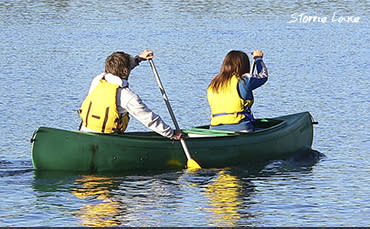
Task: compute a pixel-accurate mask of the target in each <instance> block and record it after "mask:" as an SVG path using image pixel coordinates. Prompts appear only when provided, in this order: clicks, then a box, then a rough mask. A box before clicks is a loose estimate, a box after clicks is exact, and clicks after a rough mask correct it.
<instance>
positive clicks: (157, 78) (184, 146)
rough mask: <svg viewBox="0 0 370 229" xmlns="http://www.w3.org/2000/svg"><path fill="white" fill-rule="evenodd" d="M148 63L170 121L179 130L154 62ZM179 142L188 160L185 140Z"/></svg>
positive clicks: (188, 154) (188, 155)
mask: <svg viewBox="0 0 370 229" xmlns="http://www.w3.org/2000/svg"><path fill="white" fill-rule="evenodd" d="M149 64H150V67H151V68H152V70H153V73H154V76H155V79H156V80H157V83H158V86H159V90H160V91H161V93H162V96H163V99H164V101H165V103H166V106H167V109H168V112H169V113H170V115H171V118H172V121H173V124H174V125H175V128H176V130H180V127H179V124H178V123H177V121H176V117H175V114H174V113H173V110H172V108H171V105H170V101H169V100H168V97H167V94H166V91H165V90H164V87H163V84H162V81H161V79H160V78H159V75H158V72H157V69H156V68H155V66H154V62H153V60H151V59H150V60H149ZM180 142H181V146H182V148H183V149H184V152H185V155H186V158H187V159H188V160H190V159H191V157H190V153H189V150H188V147H187V146H186V143H185V140H184V139H181V140H180Z"/></svg>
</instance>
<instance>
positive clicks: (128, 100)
mask: <svg viewBox="0 0 370 229" xmlns="http://www.w3.org/2000/svg"><path fill="white" fill-rule="evenodd" d="M103 77H104V79H105V80H106V81H107V82H108V83H113V84H117V85H119V86H120V87H119V88H118V90H117V110H118V113H120V114H126V113H129V114H130V115H131V116H132V117H134V118H136V119H137V120H139V121H140V122H141V123H142V124H144V125H145V126H146V127H148V128H150V129H151V130H153V131H155V132H157V133H158V134H160V135H162V136H164V137H168V138H170V137H172V136H173V135H174V131H173V129H172V128H171V127H170V126H168V125H167V124H166V123H165V122H164V121H163V120H162V119H161V117H160V116H159V115H157V114H155V113H154V112H153V111H151V110H150V109H149V108H148V107H147V106H146V105H145V104H144V103H143V101H142V100H141V99H140V97H139V96H138V95H137V94H135V92H133V91H132V90H131V89H130V88H129V87H128V82H127V80H125V79H121V78H120V77H118V76H115V75H113V74H109V73H108V74H107V73H102V74H100V75H98V76H96V77H95V78H94V79H93V80H92V82H91V85H90V89H89V94H90V93H91V92H92V91H93V90H94V88H95V87H96V86H97V85H98V83H99V81H100V80H101V79H102V78H103ZM81 131H87V132H93V131H92V130H90V129H88V128H86V127H84V126H81Z"/></svg>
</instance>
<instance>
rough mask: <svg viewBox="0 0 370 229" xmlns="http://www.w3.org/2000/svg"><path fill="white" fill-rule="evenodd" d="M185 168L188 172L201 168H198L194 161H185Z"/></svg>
mask: <svg viewBox="0 0 370 229" xmlns="http://www.w3.org/2000/svg"><path fill="white" fill-rule="evenodd" d="M186 165H187V167H188V169H189V170H197V169H201V168H202V167H200V165H199V164H198V163H197V162H196V161H194V160H193V159H189V160H188V161H187V164H186Z"/></svg>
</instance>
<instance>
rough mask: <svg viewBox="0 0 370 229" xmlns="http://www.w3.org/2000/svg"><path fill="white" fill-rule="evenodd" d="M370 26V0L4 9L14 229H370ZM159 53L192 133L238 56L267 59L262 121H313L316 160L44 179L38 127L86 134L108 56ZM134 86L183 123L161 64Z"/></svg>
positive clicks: (0, 99) (4, 127)
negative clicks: (37, 161) (96, 81)
mask: <svg viewBox="0 0 370 229" xmlns="http://www.w3.org/2000/svg"><path fill="white" fill-rule="evenodd" d="M325 17H326V19H325ZM369 17H370V3H369V1H290V2H289V3H288V2H286V1H279V0H278V1H254V2H250V3H248V2H244V1H205V0H198V1H181V0H175V1H157V0H155V1H151V2H145V1H127V2H124V1H118V0H113V1H97V0H87V1H74V0H72V1H68V0H55V1H54V0H53V1H51V0H42V1H19V0H15V1H7V0H5V1H1V2H0V19H1V21H0V28H1V31H2V32H1V33H0V40H1V42H0V50H1V51H0V52H1V55H0V65H1V68H0V85H1V86H0V88H1V90H0V128H1V134H0V187H1V189H0V199H1V204H0V226H370V204H369V203H370V159H369V153H370V152H369V151H370V150H369V149H370V131H369V130H370V124H369V123H370V122H369V121H370V120H369V111H370V105H369V104H370V97H369V92H370V90H369V88H370V83H369V82H370V81H369V76H370V62H369V56H370V55H369V54H370V32H369V31H370V30H369V27H370V23H369ZM357 19H359V20H358V22H355V21H356V20H357ZM325 20H326V21H325ZM323 21H324V22H323ZM145 48H150V49H153V50H154V53H155V56H156V57H155V59H154V61H155V63H156V66H157V69H158V72H159V75H160V76H161V79H162V82H163V84H164V86H165V88H166V91H167V94H168V97H169V98H170V100H171V105H172V108H173V110H174V112H175V114H176V116H177V120H178V122H179V124H180V126H181V127H182V128H190V127H194V126H197V125H204V124H207V123H209V108H208V103H207V99H206V88H207V86H208V84H209V82H210V80H211V79H212V77H213V76H214V75H215V74H216V73H217V72H218V71H219V69H220V66H221V63H222V60H223V58H224V56H225V55H226V53H227V52H228V51H230V50H232V49H238V50H243V51H245V52H247V53H250V52H251V51H252V50H253V49H255V48H258V49H261V50H263V51H264V53H265V57H264V60H265V63H266V65H267V67H268V70H269V77H270V78H269V81H268V82H267V84H266V85H264V86H263V87H261V88H259V89H257V90H256V91H255V105H254V106H253V111H254V114H255V116H256V117H257V118H262V117H275V116H280V115H286V114H291V113H296V112H302V111H309V112H310V113H311V114H312V115H313V117H314V119H315V120H316V121H318V122H319V125H316V126H315V129H314V142H313V146H312V148H313V149H314V151H313V152H312V155H308V156H307V157H305V158H299V159H297V158H293V159H288V160H284V161H271V162H268V163H266V164H263V165H251V166H249V167H245V168H239V167H238V168H224V169H203V170H200V171H199V172H196V173H189V172H187V171H186V170H181V171H149V172H137V173H127V174H68V173H38V172H36V171H34V170H33V167H32V162H31V144H30V142H29V140H30V138H31V136H32V133H33V131H34V130H36V129H37V128H38V127H39V126H48V127H57V128H63V129H76V128H77V127H78V125H79V121H80V120H79V117H78V115H77V113H76V110H77V109H78V108H79V106H80V104H81V102H82V100H83V99H84V97H85V96H86V93H87V90H88V87H89V84H90V81H91V79H92V78H93V77H94V76H95V75H97V74H99V73H101V72H102V71H103V69H104V60H105V58H106V57H107V56H108V55H109V54H111V53H112V52H114V51H118V50H121V51H125V52H128V53H131V54H133V55H136V54H139V53H140V52H141V51H142V50H143V49H145ZM130 86H131V88H132V89H133V90H134V91H136V92H137V93H139V94H140V96H141V97H142V99H143V100H144V102H145V103H146V104H147V105H148V106H149V107H151V108H152V109H153V110H154V111H155V112H156V113H159V114H160V115H161V116H162V117H163V119H164V120H165V121H166V122H168V123H171V119H170V116H169V114H168V112H167V109H166V106H165V104H164V103H163V100H162V97H161V95H160V92H159V90H158V88H157V85H156V82H155V80H154V77H153V73H152V72H151V69H150V66H149V64H148V63H146V62H144V63H142V64H141V65H140V66H139V67H137V68H136V69H135V70H134V71H133V72H132V74H131V76H130ZM128 130H129V131H134V130H135V131H136V130H139V131H144V130H146V128H145V127H143V125H142V124H141V123H139V122H138V121H136V120H132V122H130V124H129V129H128Z"/></svg>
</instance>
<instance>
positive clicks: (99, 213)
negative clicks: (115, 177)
mask: <svg viewBox="0 0 370 229" xmlns="http://www.w3.org/2000/svg"><path fill="white" fill-rule="evenodd" d="M75 185H76V186H80V185H81V186H80V187H78V188H77V187H76V188H74V190H73V191H72V193H73V195H74V196H76V197H78V198H80V199H83V200H88V202H89V203H88V204H83V205H82V206H81V207H80V211H78V212H76V213H77V215H79V217H80V218H81V223H79V224H80V225H81V226H89V227H109V226H117V225H119V224H120V222H119V220H118V219H115V218H116V217H118V216H119V214H120V212H119V208H120V203H119V202H117V201H114V200H112V198H111V197H112V194H110V190H109V187H110V186H111V185H113V181H112V180H111V179H109V178H108V177H99V176H94V175H86V176H83V177H82V178H81V179H77V180H76V182H75ZM94 200H96V201H97V202H96V204H94V203H91V202H92V201H94Z"/></svg>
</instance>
